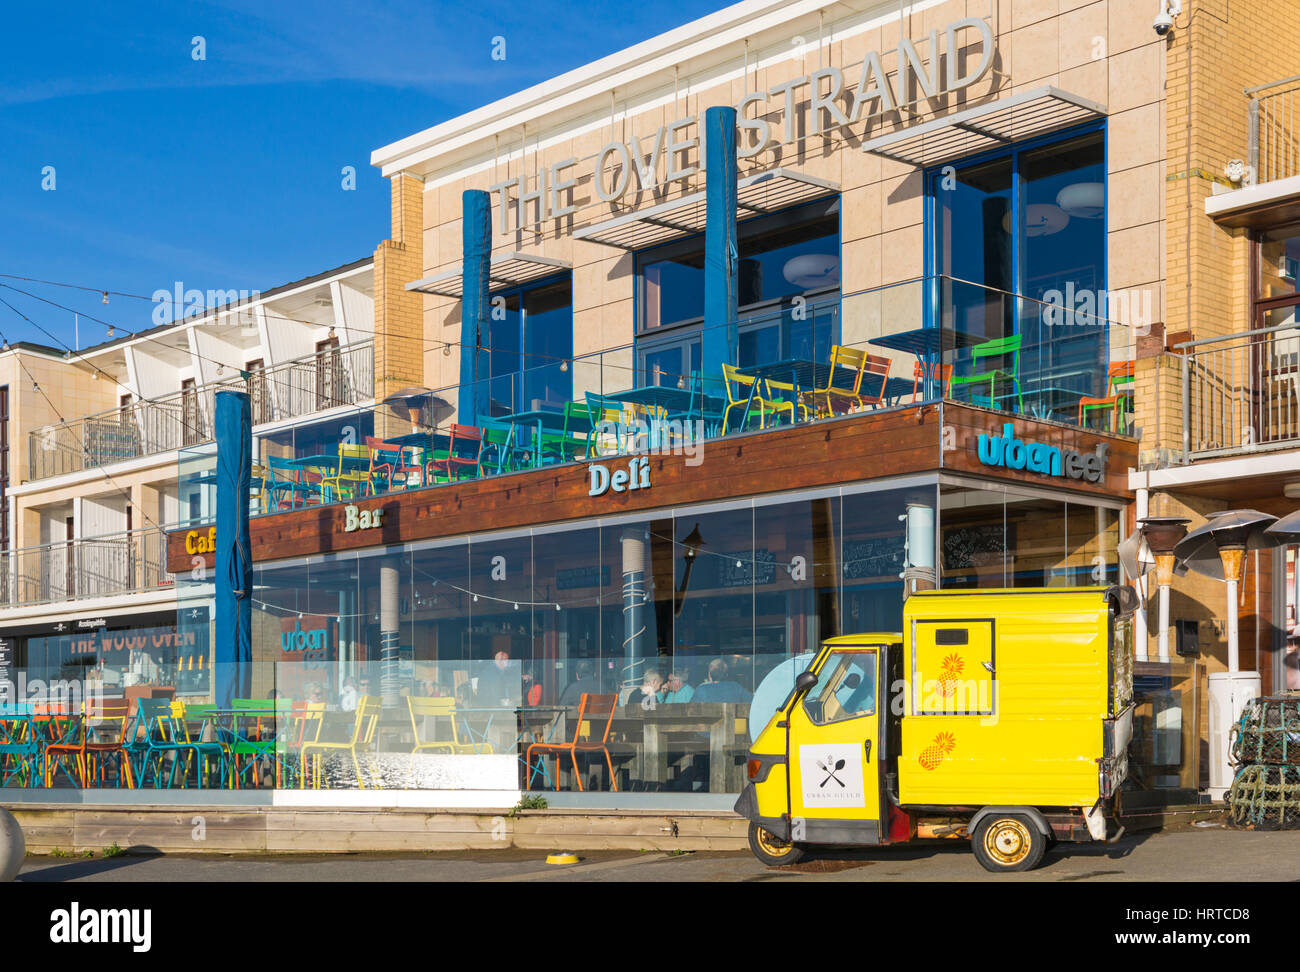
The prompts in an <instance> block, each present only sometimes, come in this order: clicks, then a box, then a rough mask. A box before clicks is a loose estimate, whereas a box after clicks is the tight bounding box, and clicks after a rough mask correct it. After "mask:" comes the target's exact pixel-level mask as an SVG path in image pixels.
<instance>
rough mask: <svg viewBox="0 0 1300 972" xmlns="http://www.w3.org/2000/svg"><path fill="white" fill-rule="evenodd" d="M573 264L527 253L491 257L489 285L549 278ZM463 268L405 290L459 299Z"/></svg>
mask: <svg viewBox="0 0 1300 972" xmlns="http://www.w3.org/2000/svg"><path fill="white" fill-rule="evenodd" d="M572 269H573V264H572V263H569V262H568V261H567V260H556V259H554V258H552V257H544V256H535V255H532V254H528V253H502V254H501V255H500V256H494V257H493V258H492V264H491V267H490V269H489V270H488V282H489V284H490V285H491V286H492V288H493V289H497V288H500V287H515V286H518V285H520V284H525V283H528V282H529V281H530V280H539V279H541V278H542V277H549V276H550V275H551V274H553V273H558V272H559V271H561V270H572ZM462 272H463V271H462V267H461V266H457V267H454V268H453V269H451V270H444V271H443V272H442V273H436V274H434V275H433V276H431V277H425V278H423V279H422V280H413V281H411V283H408V284H407V285H406V289H407V290H418V291H419V292H420V293H422V294H438V295H439V296H441V297H457V298H459V297H460V296H461V288H462V285H463V280H462Z"/></svg>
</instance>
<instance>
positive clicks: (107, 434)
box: [27, 342, 375, 480]
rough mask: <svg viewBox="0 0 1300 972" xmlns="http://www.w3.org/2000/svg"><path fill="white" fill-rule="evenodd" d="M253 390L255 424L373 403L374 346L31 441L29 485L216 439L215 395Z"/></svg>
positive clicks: (88, 420)
mask: <svg viewBox="0 0 1300 972" xmlns="http://www.w3.org/2000/svg"><path fill="white" fill-rule="evenodd" d="M226 389H236V390H238V391H246V392H248V393H249V396H250V399H251V406H252V412H253V424H254V425H264V424H266V423H268V422H280V421H287V420H288V419H292V418H297V417H299V416H303V415H310V414H311V413H312V412H319V411H323V410H325V409H330V408H335V407H337V406H339V405H358V404H361V403H362V402H365V401H368V400H369V399H371V398H373V397H374V393H375V392H374V389H375V378H374V344H373V342H365V343H363V344H354V345H351V346H350V347H347V348H336V349H332V350H329V351H322V352H318V353H316V354H313V355H310V356H309V357H305V358H299V359H297V360H295V361H289V362H286V363H284V364H282V365H277V366H276V367H274V368H268V369H266V370H265V371H257V372H253V373H250V374H249V375H248V377H247V378H243V377H236V378H234V379H233V380H229V381H222V382H216V383H213V384H210V385H204V386H203V387H201V388H198V389H194V390H187V391H183V392H181V393H179V394H176V395H169V396H167V397H165V398H162V399H155V400H153V401H147V402H136V403H133V404H131V405H125V406H122V407H120V408H115V409H112V410H111V411H107V412H100V413H99V414H97V415H88V416H85V417H83V418H79V419H76V420H75V421H72V422H67V423H64V424H60V425H47V426H45V427H44V428H39V429H34V430H33V431H32V432H30V433H29V434H28V439H27V448H28V478H29V479H30V480H39V479H46V478H48V477H50V476H60V475H63V474H65V473H72V472H78V471H80V470H82V469H87V468H93V467H95V466H104V465H108V464H110V463H114V462H121V461H122V460H125V459H137V458H140V457H142V456H151V455H157V454H159V453H163V452H170V451H171V450H173V449H180V448H183V447H185V446H192V445H197V444H199V443H200V442H206V441H208V440H210V439H211V438H212V437H213V425H212V423H213V421H214V419H215V416H216V397H215V396H216V393H217V392H218V391H223V390H226Z"/></svg>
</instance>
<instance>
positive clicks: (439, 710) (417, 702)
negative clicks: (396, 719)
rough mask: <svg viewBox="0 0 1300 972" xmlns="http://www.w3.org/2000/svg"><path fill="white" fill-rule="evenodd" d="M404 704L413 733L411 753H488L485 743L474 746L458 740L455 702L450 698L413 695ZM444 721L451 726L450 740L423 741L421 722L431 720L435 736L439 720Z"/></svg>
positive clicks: (490, 748) (458, 730) (490, 749)
mask: <svg viewBox="0 0 1300 972" xmlns="http://www.w3.org/2000/svg"><path fill="white" fill-rule="evenodd" d="M406 704H407V706H408V707H409V708H410V710H411V729H412V730H413V731H414V733H415V748H414V749H412V750H411V752H412V753H421V752H426V751H427V752H435V753H437V752H444V753H490V752H492V747H491V746H490V745H489V744H487V743H479V744H477V745H475V744H474V743H471V742H462V741H461V738H460V729H459V728H457V726H456V700H455V699H452V698H444V699H439V698H419V697H416V696H414V695H412V696H408V697H407V699H406ZM442 719H446V720H447V722H448V723H449V724H450V725H451V738H450V739H425V738H422V736H421V725H420V724H421V722H422V721H423V720H432V725H433V729H432V732H433V733H434V735H435V736H436V735H437V734H438V733H437V727H438V725H439V722H440V720H442Z"/></svg>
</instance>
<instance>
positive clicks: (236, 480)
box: [212, 391, 253, 708]
mask: <svg viewBox="0 0 1300 972" xmlns="http://www.w3.org/2000/svg"><path fill="white" fill-rule="evenodd" d="M216 400H217V416H216V417H217V421H216V433H217V550H216V605H215V607H216V614H217V616H216V645H215V646H214V650H213V657H212V662H213V664H212V668H213V672H212V677H213V689H214V693H215V695H214V698H215V700H216V703H217V705H219V706H221V707H222V708H230V704H231V700H232V699H236V698H241V697H247V696H248V695H249V694H250V692H251V689H252V677H253V564H252V556H251V554H250V552H249V537H248V491H249V477H250V476H251V475H252V470H251V466H250V463H251V457H252V447H253V434H252V429H253V425H252V414H251V411H250V409H249V402H248V395H247V393H245V392H237V391H219V392H217V395H216Z"/></svg>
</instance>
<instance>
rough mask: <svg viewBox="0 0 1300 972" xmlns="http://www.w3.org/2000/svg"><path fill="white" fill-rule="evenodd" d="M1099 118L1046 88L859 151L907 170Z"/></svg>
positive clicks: (1076, 98) (1091, 104) (1098, 111)
mask: <svg viewBox="0 0 1300 972" xmlns="http://www.w3.org/2000/svg"><path fill="white" fill-rule="evenodd" d="M1105 115H1106V106H1105V105H1101V104H1098V103H1097V102H1095V101H1091V100H1089V99H1088V98H1084V97H1081V96H1080V95H1076V94H1071V93H1070V92H1068V91H1062V90H1061V89H1060V88H1056V87H1053V86H1052V85H1046V86H1044V87H1041V88H1033V89H1032V90H1029V91H1022V92H1020V94H1015V95H1012V96H1011V97H1009V98H999V99H998V100H997V101H990V102H988V103H987V104H983V105H979V106H977V107H975V108H965V109H963V110H962V111H956V112H953V113H952V114H951V115H944V116H942V117H940V118H935V119H932V120H931V121H928V122H922V123H921V124H920V125H913V126H911V127H909V128H905V129H903V130H902V131H898V132H890V133H889V134H888V135H881V136H880V137H879V138H873V139H871V140H869V141H866V142H863V143H862V151H864V152H873V153H875V154H876V155H883V156H885V157H886V158H890V159H896V160H898V161H899V162H906V163H907V164H908V165H915V166H931V165H938V164H940V163H942V162H949V161H952V160H953V159H960V158H965V157H966V156H970V155H977V154H979V153H980V152H985V151H989V150H991V149H996V148H1001V147H1003V146H1006V145H1010V144H1012V143H1013V142H1019V141H1023V140H1024V139H1029V138H1034V137H1036V136H1038V135H1045V134H1047V133H1048V132H1054V131H1057V130H1058V129H1062V128H1068V127H1069V126H1071V125H1078V124H1082V123H1083V122H1086V121H1092V120H1093V119H1097V118H1103V117H1105Z"/></svg>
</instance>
